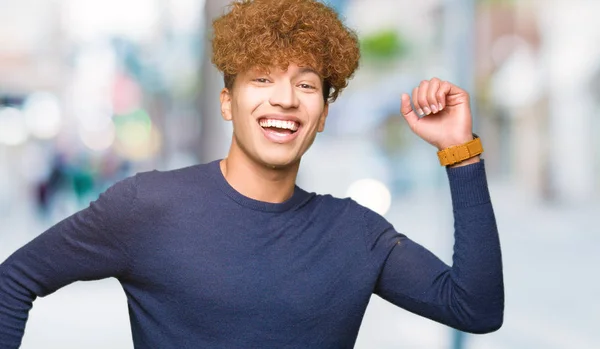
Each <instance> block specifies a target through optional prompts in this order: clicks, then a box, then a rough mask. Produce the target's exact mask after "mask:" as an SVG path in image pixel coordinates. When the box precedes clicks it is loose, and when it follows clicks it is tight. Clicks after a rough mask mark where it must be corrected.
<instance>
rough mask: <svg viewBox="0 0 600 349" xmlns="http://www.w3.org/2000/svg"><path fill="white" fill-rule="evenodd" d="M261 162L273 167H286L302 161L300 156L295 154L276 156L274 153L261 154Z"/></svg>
mask: <svg viewBox="0 0 600 349" xmlns="http://www.w3.org/2000/svg"><path fill="white" fill-rule="evenodd" d="M261 162H262V163H263V164H264V165H265V166H266V167H269V168H272V169H286V168H289V167H292V166H295V165H296V164H298V163H299V162H300V159H299V158H296V157H293V156H290V155H288V156H274V154H269V155H265V156H261Z"/></svg>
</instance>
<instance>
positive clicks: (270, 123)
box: [258, 118, 300, 135]
mask: <svg viewBox="0 0 600 349" xmlns="http://www.w3.org/2000/svg"><path fill="white" fill-rule="evenodd" d="M258 123H259V125H260V127H262V128H263V129H264V130H266V131H269V132H276V133H279V134H284V135H286V134H287V135H289V134H293V133H296V132H297V131H298V128H300V125H299V124H298V123H297V122H295V121H293V120H277V119H268V118H263V119H260V120H259V121H258Z"/></svg>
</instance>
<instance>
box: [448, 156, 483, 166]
mask: <svg viewBox="0 0 600 349" xmlns="http://www.w3.org/2000/svg"><path fill="white" fill-rule="evenodd" d="M480 161H481V157H480V156H479V155H477V156H475V157H472V158H470V159H467V160H463V161H461V162H457V163H456V164H454V165H450V166H447V167H448V168H455V167H461V166H467V165H471V164H475V163H478V162H480Z"/></svg>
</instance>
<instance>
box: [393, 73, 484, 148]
mask: <svg viewBox="0 0 600 349" xmlns="http://www.w3.org/2000/svg"><path fill="white" fill-rule="evenodd" d="M412 101H413V104H414V106H415V110H413V108H412V107H411V105H410V96H409V95H408V94H407V93H404V94H402V106H401V109H400V111H401V112H402V115H403V116H404V118H405V119H406V121H407V122H408V125H409V126H410V129H411V130H412V131H413V132H414V133H415V134H416V135H417V136H419V137H421V138H422V139H424V140H425V141H427V142H428V143H430V144H432V145H433V146H435V147H437V148H438V150H442V149H445V148H448V147H451V146H454V145H460V144H463V143H466V142H468V141H470V140H472V139H473V130H472V127H473V126H472V125H473V122H472V118H471V107H470V106H469V94H468V93H467V92H466V91H464V90H462V89H460V88H459V87H457V86H455V85H453V84H451V83H449V82H448V81H441V80H440V79H438V78H433V79H431V80H429V81H427V80H423V81H422V82H421V84H420V85H419V86H418V87H415V88H414V90H413V92H412Z"/></svg>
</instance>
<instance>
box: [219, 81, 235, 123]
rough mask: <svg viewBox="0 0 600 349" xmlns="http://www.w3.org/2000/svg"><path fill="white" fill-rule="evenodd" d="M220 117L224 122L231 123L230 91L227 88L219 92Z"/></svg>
mask: <svg viewBox="0 0 600 349" xmlns="http://www.w3.org/2000/svg"><path fill="white" fill-rule="evenodd" d="M220 100H221V116H222V117H223V119H224V120H225V121H231V119H232V116H231V91H229V89H228V88H224V89H222V90H221V95H220Z"/></svg>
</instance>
